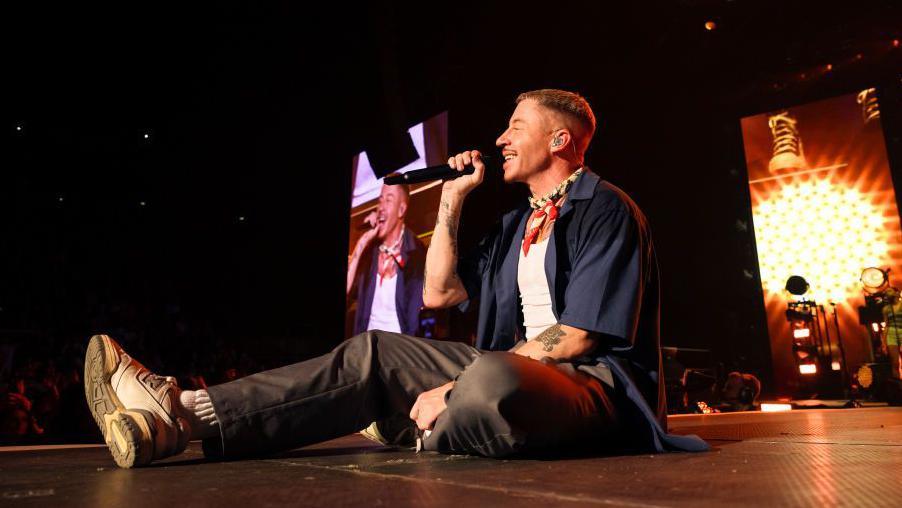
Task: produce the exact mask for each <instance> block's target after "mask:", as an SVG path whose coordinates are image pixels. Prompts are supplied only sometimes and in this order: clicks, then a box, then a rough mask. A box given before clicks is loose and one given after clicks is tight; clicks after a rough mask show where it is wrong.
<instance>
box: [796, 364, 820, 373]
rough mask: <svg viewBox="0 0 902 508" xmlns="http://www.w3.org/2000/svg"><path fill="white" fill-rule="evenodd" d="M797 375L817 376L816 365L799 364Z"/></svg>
mask: <svg viewBox="0 0 902 508" xmlns="http://www.w3.org/2000/svg"><path fill="white" fill-rule="evenodd" d="M799 374H806V375H809V374H817V364H814V363H802V364H799Z"/></svg>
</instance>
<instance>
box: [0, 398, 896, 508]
mask: <svg viewBox="0 0 902 508" xmlns="http://www.w3.org/2000/svg"><path fill="white" fill-rule="evenodd" d="M670 421H671V427H672V429H673V430H674V431H675V432H677V433H681V434H685V433H696V434H699V435H701V436H702V437H704V438H706V439H708V440H709V442H710V443H711V444H712V446H713V451H711V452H709V453H701V454H680V453H674V454H663V455H635V456H627V457H598V458H571V459H560V460H523V459H521V460H492V459H482V458H477V457H464V456H442V455H436V454H425V453H424V454H415V453H413V452H410V451H406V450H397V449H392V448H385V447H381V446H377V445H375V444H373V443H370V442H369V441H366V440H365V439H363V438H361V437H359V436H348V437H345V438H341V439H336V440H334V441H330V442H327V443H323V444H320V445H317V446H312V447H309V448H304V449H300V450H296V451H293V452H290V453H286V454H282V455H279V456H275V457H269V458H265V459H256V460H243V461H235V462H207V461H205V460H204V459H203V456H202V454H201V452H200V447H199V445H198V444H196V443H192V445H191V446H190V447H189V449H188V450H187V452H186V453H185V454H184V455H182V456H179V457H174V458H171V459H169V460H166V461H163V462H160V463H157V464H153V465H152V466H151V467H147V468H143V469H136V470H121V469H117V468H116V466H115V465H114V464H113V461H112V460H111V459H110V457H109V455H108V453H107V451H106V449H105V448H103V447H99V446H81V447H77V446H63V447H38V448H7V449H0V506H4V507H19V506H21V507H26V506H61V507H65V506H94V507H106V506H116V507H119V506H129V507H141V506H211V507H218V508H223V507H233V506H240V507H259V506H289V505H303V506H330V507H332V506H455V507H457V508H463V507H476V506H511V505H531V506H542V507H549V506H571V505H572V506H575V505H615V506H643V507H644V506H700V505H729V506H769V507H773V506H894V507H896V506H902V408H899V407H896V408H886V407H884V408H865V409H827V410H796V411H792V412H788V413H733V414H719V415H697V416H695V415H693V416H677V417H672V418H671V420H670Z"/></svg>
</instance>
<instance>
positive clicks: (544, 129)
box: [495, 99, 553, 183]
mask: <svg viewBox="0 0 902 508" xmlns="http://www.w3.org/2000/svg"><path fill="white" fill-rule="evenodd" d="M552 120H553V118H552V114H551V112H550V111H549V110H548V109H546V108H544V107H542V106H540V105H539V104H538V103H537V102H536V101H534V100H531V99H527V100H524V101H520V103H519V104H517V108H516V109H515V110H514V113H513V114H512V115H511V118H510V122H509V123H508V127H507V130H505V131H504V132H503V133H501V136H498V139H497V140H496V141H495V145H496V146H498V147H499V148H501V155H502V156H503V157H504V164H503V166H502V167H503V169H504V181H505V182H508V183H510V182H524V183H528V182H529V180H530V179H531V178H533V177H534V176H535V175H537V174H538V173H540V172H541V171H542V170H543V169H545V168H547V167H548V166H549V165H550V164H551V161H552V152H551V141H552V137H553V136H552V129H553V126H552V125H551V122H552Z"/></svg>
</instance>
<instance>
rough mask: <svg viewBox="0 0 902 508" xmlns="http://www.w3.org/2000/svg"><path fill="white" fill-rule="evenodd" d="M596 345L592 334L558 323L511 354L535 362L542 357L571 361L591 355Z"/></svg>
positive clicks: (516, 348) (513, 350)
mask: <svg viewBox="0 0 902 508" xmlns="http://www.w3.org/2000/svg"><path fill="white" fill-rule="evenodd" d="M596 344H597V339H596V337H595V336H594V334H592V333H589V332H587V331H586V330H583V329H580V328H574V327H572V326H567V325H562V324H560V323H558V324H555V325H552V326H550V327H548V328H546V329H545V331H543V332H542V333H540V334H539V335H538V336H537V337H535V338H534V339H532V340H530V341H528V342H526V343H524V344H521V345H520V346H519V347H515V348H514V349H512V350H511V352H512V353H515V354H518V355H521V356H528V357H530V358H533V359H535V360H541V359H542V358H543V357H546V356H547V357H550V358H554V359H555V360H571V359H574V358H579V357H580V356H584V355H587V354H589V353H591V352H592V351H593V350H594V349H595V346H596Z"/></svg>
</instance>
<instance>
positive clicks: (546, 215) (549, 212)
mask: <svg viewBox="0 0 902 508" xmlns="http://www.w3.org/2000/svg"><path fill="white" fill-rule="evenodd" d="M582 172H583V168H579V169H577V170H576V171H574V172H573V174H572V175H570V176H569V177H568V178H567V179H566V180H564V181H563V182H561V183H559V184H558V186H557V187H555V189H554V190H553V191H551V192H550V193H549V194H547V195H545V196H543V197H542V198H540V199H534V198H529V206H531V207H532V208H533V209H534V211H533V212H532V216H531V217H530V218H529V223H528V225H527V227H526V234H525V235H524V236H523V255H524V256H527V255H529V246H530V245H532V244H534V243H536V241H537V240H538V239H539V232H541V231H542V227H544V225H545V223H546V222H548V223H551V222H553V221H554V220H555V219H557V216H558V208H560V206H561V204H562V203H563V202H564V198H565V197H566V194H567V191H568V190H570V186H571V185H573V182H575V181H576V179H577V177H579V175H580V174H582Z"/></svg>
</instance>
